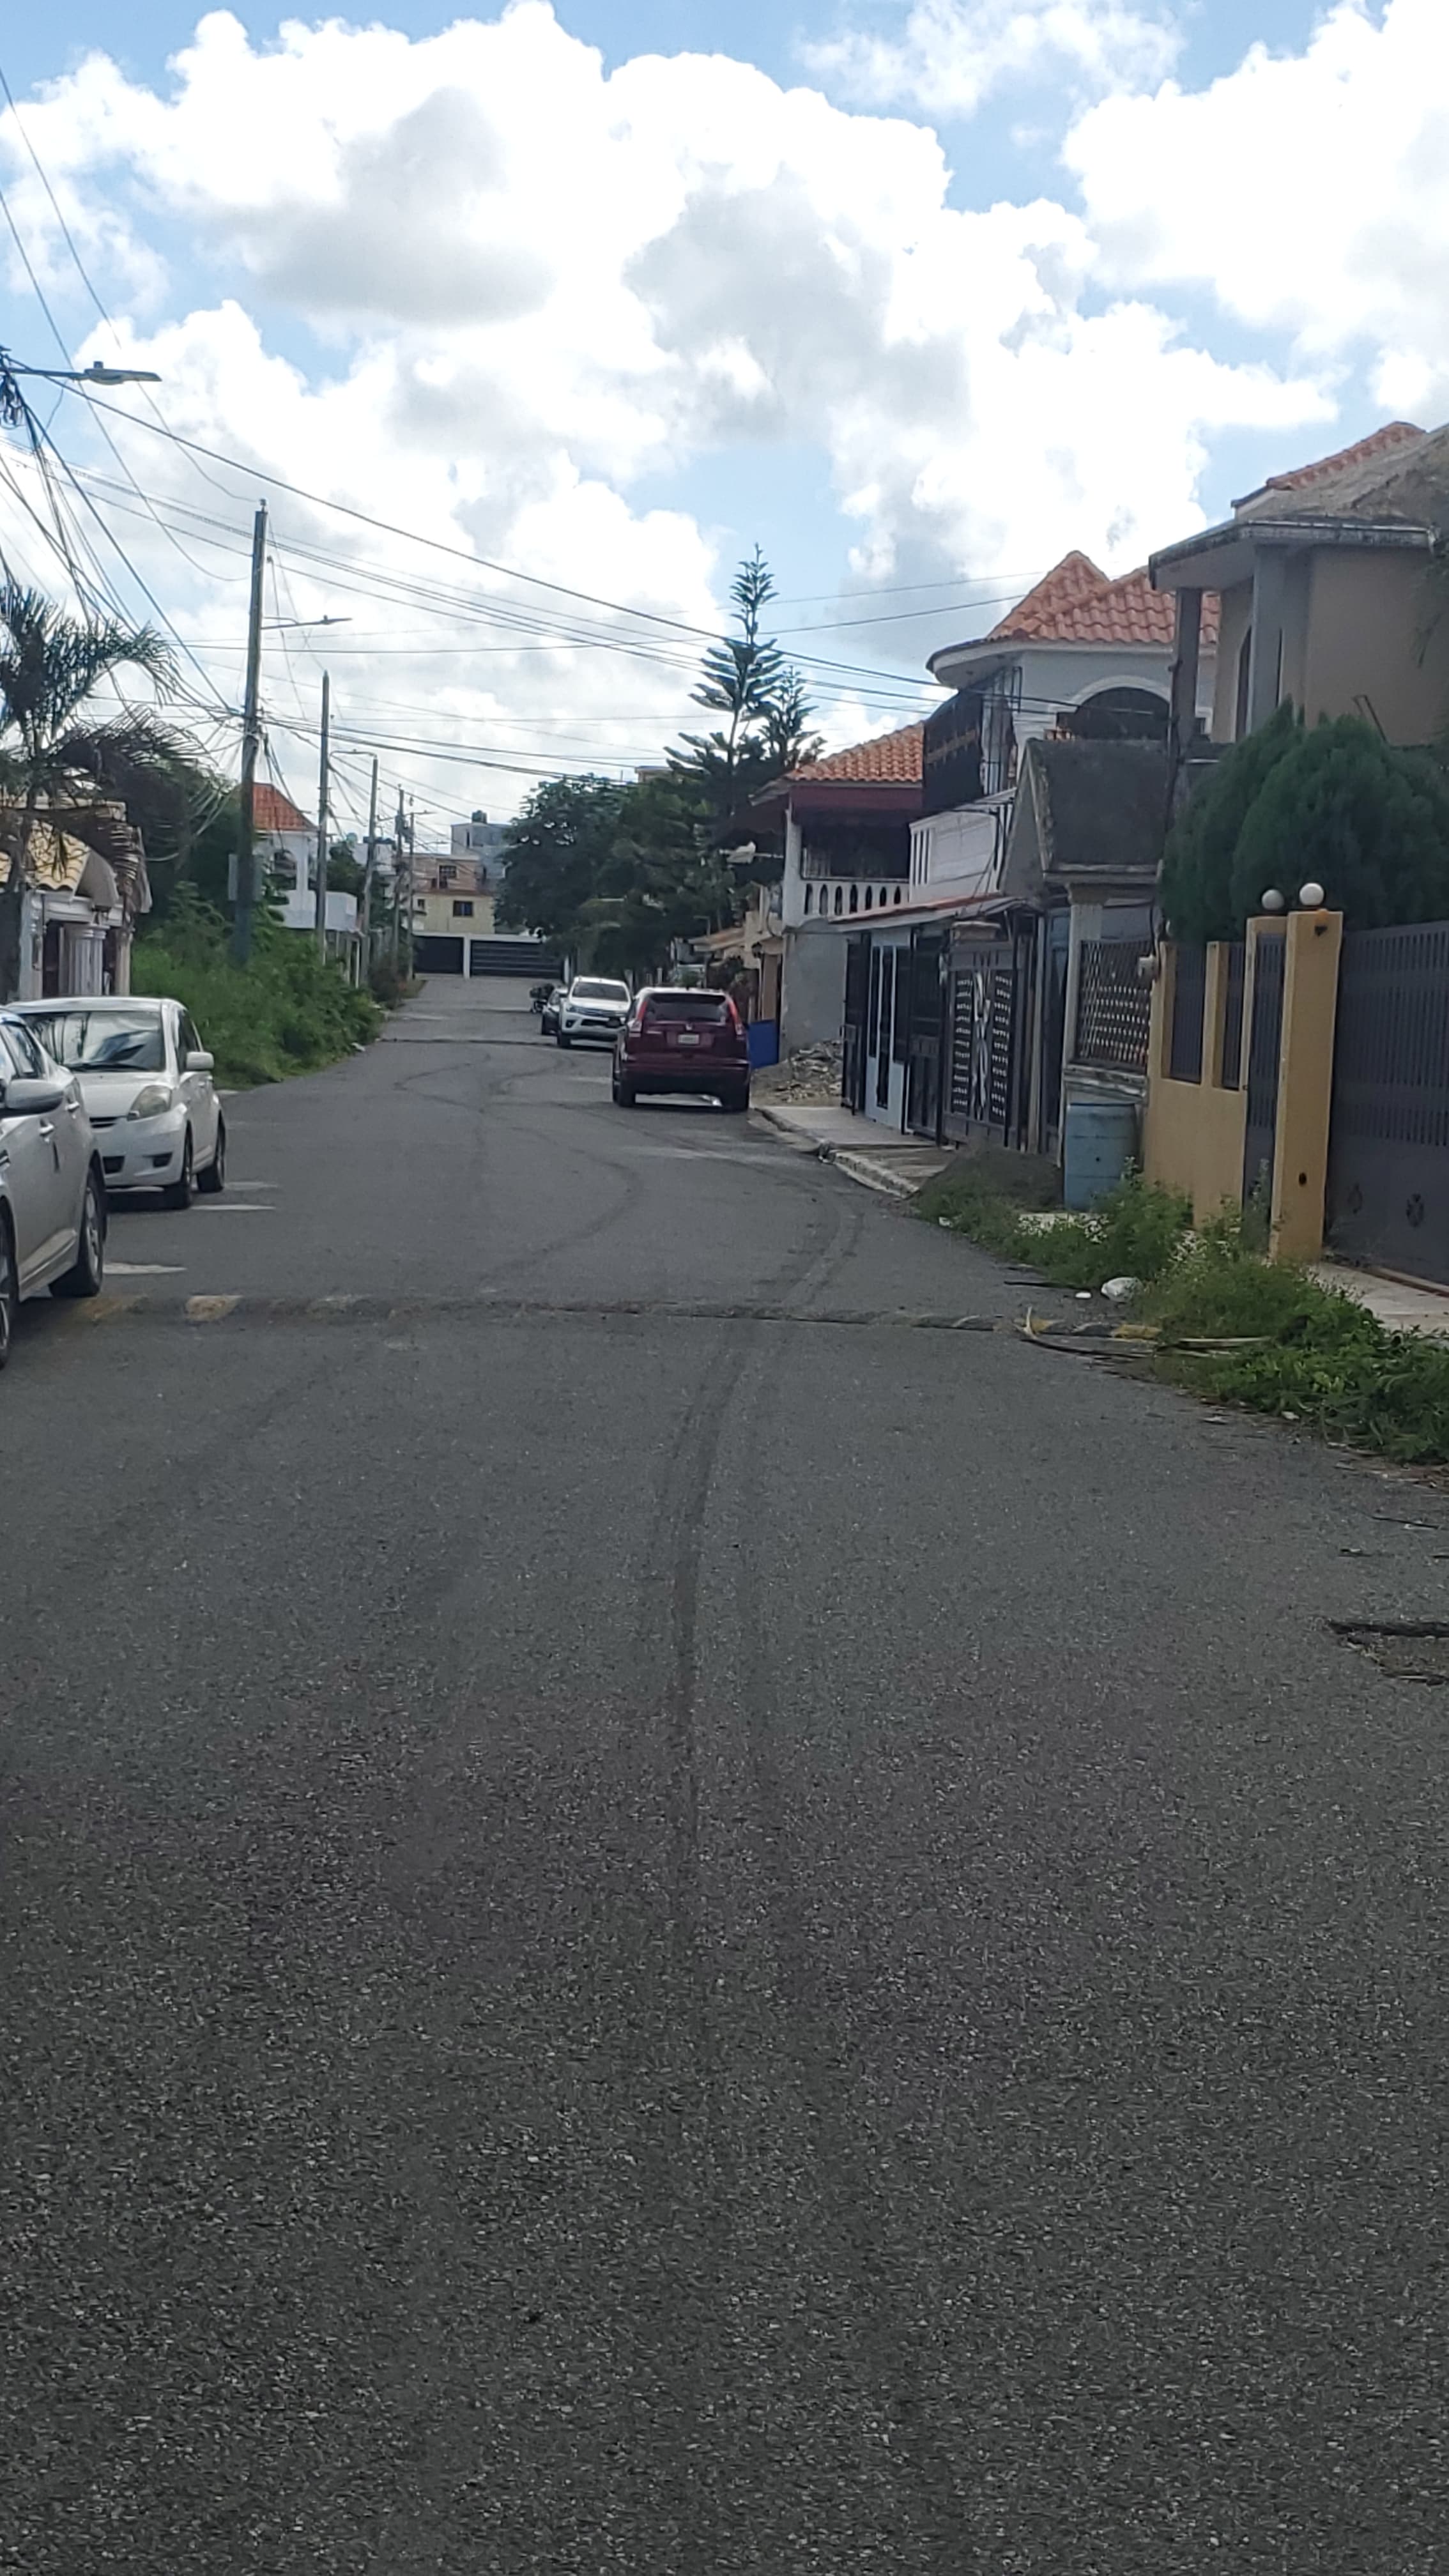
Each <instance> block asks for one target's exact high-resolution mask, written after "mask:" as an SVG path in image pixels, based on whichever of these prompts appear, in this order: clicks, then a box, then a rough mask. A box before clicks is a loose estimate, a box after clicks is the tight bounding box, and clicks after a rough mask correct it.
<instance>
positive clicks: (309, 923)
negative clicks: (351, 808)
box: [252, 778, 357, 955]
mask: <svg viewBox="0 0 1449 2576" xmlns="http://www.w3.org/2000/svg"><path fill="white" fill-rule="evenodd" d="M252 833H253V839H254V844H255V847H256V850H257V854H258V857H259V859H260V861H261V864H262V868H263V871H264V873H265V876H266V879H267V882H268V883H269V885H270V886H271V888H272V891H273V894H274V897H275V898H276V899H277V906H278V912H279V917H280V919H281V922H282V925H283V927H284V929H287V930H302V931H308V932H310V931H313V930H315V927H316V920H317V912H316V904H317V896H316V885H317V826H316V824H315V823H312V822H309V821H308V819H307V816H306V815H305V814H304V813H303V812H302V810H301V807H300V806H298V805H294V804H293V802H292V800H291V797H290V796H287V795H285V794H284V793H283V791H282V789H281V788H280V787H274V786H273V785H272V783H271V781H270V779H265V778H259V779H258V780H257V783H256V785H255V787H254V788H253V790H252ZM356 934H357V897H356V896H355V895H351V894H343V893H341V892H339V891H338V890H337V889H336V888H334V887H329V888H328V891H327V938H328V945H329V946H330V948H331V949H332V951H333V953H334V955H345V954H348V953H350V950H351V946H352V942H353V941H354V939H355V937H356Z"/></svg>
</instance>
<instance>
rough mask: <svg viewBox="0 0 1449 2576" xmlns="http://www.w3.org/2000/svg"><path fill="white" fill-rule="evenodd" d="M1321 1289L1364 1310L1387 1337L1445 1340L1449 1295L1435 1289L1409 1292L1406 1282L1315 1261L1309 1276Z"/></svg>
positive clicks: (1448, 1332) (1447, 1337) (1448, 1326)
mask: <svg viewBox="0 0 1449 2576" xmlns="http://www.w3.org/2000/svg"><path fill="white" fill-rule="evenodd" d="M1309 1275H1310V1277H1311V1278H1314V1279H1316V1280H1317V1281H1318V1284H1319V1286H1320V1287H1321V1288H1336V1289H1337V1290H1338V1291H1339V1293H1340V1295H1341V1296H1344V1297H1352V1298H1353V1299H1354V1301H1355V1303H1356V1304H1358V1305H1360V1306H1367V1308H1368V1310H1369V1313H1370V1314H1371V1315H1376V1316H1377V1317H1378V1320H1379V1322H1380V1323H1381V1324H1382V1325H1383V1327H1384V1330H1385V1332H1388V1333H1427V1334H1428V1335H1429V1336H1430V1338H1431V1339H1445V1340H1449V1295H1444V1294H1441V1293H1440V1291H1439V1290H1438V1289H1436V1288H1411V1287H1410V1286H1409V1284H1408V1282H1407V1281H1406V1280H1402V1279H1386V1278H1384V1277H1383V1276H1382V1275H1381V1274H1380V1273H1379V1272H1378V1271H1375V1270H1354V1269H1351V1268H1350V1267H1349V1265H1348V1263H1347V1262H1338V1261H1315V1262H1314V1263H1313V1264H1312V1266H1311V1269H1310V1273H1309Z"/></svg>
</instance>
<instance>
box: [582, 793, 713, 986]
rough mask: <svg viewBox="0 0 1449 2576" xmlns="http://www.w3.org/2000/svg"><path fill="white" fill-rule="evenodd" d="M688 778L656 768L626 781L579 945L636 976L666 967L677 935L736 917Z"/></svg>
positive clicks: (597, 960)
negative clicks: (654, 772) (653, 772)
mask: <svg viewBox="0 0 1449 2576" xmlns="http://www.w3.org/2000/svg"><path fill="white" fill-rule="evenodd" d="M709 826H710V817H709V812H708V809H707V807H705V806H704V804H703V803H702V801H701V800H700V798H699V796H698V794H697V793H696V792H694V791H693V790H692V788H691V786H690V784H689V782H688V781H687V780H686V779H684V778H682V777H679V776H677V775H655V776H649V777H645V778H641V779H639V780H637V781H636V782H635V783H634V784H633V785H632V786H630V787H626V788H625V789H624V791H623V797H622V801H621V804H620V810H619V814H618V819H617V823H616V826H615V830H614V836H613V840H612V842H611V845H610V848H609V851H608V854H607V856H606V858H605V859H604V862H603V865H602V866H601V868H600V871H599V877H598V886H597V891H596V893H595V894H594V896H593V897H592V899H591V900H590V902H589V903H588V904H586V905H585V907H584V910H583V914H582V917H581V920H580V924H579V930H580V939H579V945H580V948H581V951H582V953H583V954H585V955H586V956H587V957H588V960H589V963H590V964H591V965H595V966H598V967H599V968H600V969H601V970H602V971H607V972H614V973H619V974H623V975H627V976H631V977H634V978H638V977H641V976H648V975H652V974H655V973H658V972H659V971H661V970H662V969H663V968H664V967H665V966H666V965H667V963H668V959H669V954H670V950H671V948H672V947H673V944H674V942H675V941H676V940H679V939H694V938H697V937H698V936H699V934H700V933H701V932H702V931H705V930H711V929H714V928H715V927H716V926H717V925H718V924H719V923H721V922H724V921H728V920H730V919H731V918H732V917H733V910H734V893H733V887H732V884H731V882H730V877H729V872H728V870H727V868H726V867H725V864H724V862H723V860H722V859H721V857H720V856H719V854H718V852H717V851H716V850H715V849H714V848H713V846H712V843H711V836H710V828H709Z"/></svg>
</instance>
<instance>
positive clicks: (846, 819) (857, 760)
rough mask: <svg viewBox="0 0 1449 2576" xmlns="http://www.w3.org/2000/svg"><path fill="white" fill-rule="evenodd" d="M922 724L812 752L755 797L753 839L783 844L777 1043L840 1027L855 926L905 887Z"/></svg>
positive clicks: (802, 1040)
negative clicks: (818, 754) (847, 942)
mask: <svg viewBox="0 0 1449 2576" xmlns="http://www.w3.org/2000/svg"><path fill="white" fill-rule="evenodd" d="M921 739H922V728H921V726H920V725H919V724H911V725H902V726H900V727H898V729H897V730H896V731H895V732H894V733H887V734H878V735H877V736H876V737H875V738H874V740H872V741H870V742H859V743H852V744H851V745H850V747H849V749H848V750H845V751H836V752H831V753H829V754H828V755H827V756H826V757H825V758H824V759H823V760H812V761H808V762H807V763H806V764H805V765H804V767H802V768H800V769H795V770H792V771H791V772H790V774H789V776H788V777H785V778H777V779H774V780H772V782H771V784H770V785H769V786H768V787H765V788H762V789H761V790H760V792H759V794H758V795H757V796H755V797H753V798H752V799H751V806H750V813H751V821H752V824H753V826H754V830H755V833H756V836H757V838H758V839H760V840H762V841H766V842H768V841H771V840H774V841H775V842H777V844H778V847H779V850H780V854H781V856H780V886H779V894H778V898H777V905H776V909H777V913H778V922H779V933H780V937H781V942H782V954H781V960H780V970H781V971H780V1047H781V1052H782V1054H785V1055H789V1054H791V1053H792V1052H793V1051H794V1050H795V1049H796V1048H797V1047H802V1046H813V1045H817V1044H819V1043H821V1042H822V1041H828V1042H833V1041H834V1040H836V1039H838V1038H839V1036H840V1030H841V1010H842V999H843V993H844V981H845V952H844V948H843V946H842V943H841V938H840V936H839V934H840V932H842V931H848V930H849V929H850V928H851V927H852V926H853V925H855V924H857V923H861V922H864V921H866V920H871V921H875V920H879V919H880V917H881V915H882V914H887V913H891V912H893V911H894V912H899V910H900V909H901V907H902V906H903V905H904V903H905V901H906V898H907V896H908V895H909V893H910V873H911V825H912V823H913V822H914V820H915V818H916V816H917V815H918V814H919V812H920V808H921Z"/></svg>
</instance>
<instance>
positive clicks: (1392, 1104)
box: [1328, 921, 1449, 1286]
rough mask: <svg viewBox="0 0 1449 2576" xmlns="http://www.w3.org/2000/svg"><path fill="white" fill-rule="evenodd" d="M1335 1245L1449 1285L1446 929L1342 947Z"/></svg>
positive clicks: (1331, 1166)
mask: <svg viewBox="0 0 1449 2576" xmlns="http://www.w3.org/2000/svg"><path fill="white" fill-rule="evenodd" d="M1328 1237H1329V1241H1330V1242H1331V1244H1332V1246H1333V1249H1334V1251H1335V1252H1339V1253H1342V1255H1343V1257H1344V1259H1345V1260H1347V1261H1363V1262H1368V1263H1372V1264H1376V1265H1377V1266H1378V1267H1379V1268H1381V1269H1385V1270H1403V1271H1407V1272H1408V1273H1409V1274H1410V1275H1411V1276H1412V1277H1414V1278H1416V1279H1427V1280H1431V1281H1433V1282H1434V1284H1435V1285H1436V1286H1449V921H1430V922H1423V923H1415V924H1414V925H1412V926H1411V927H1410V928H1408V929H1403V930H1351V931H1350V932H1349V934H1348V936H1347V938H1346V939H1345V940H1344V943H1343V959H1342V964H1341V967H1340V971H1339V983H1338V1023H1337V1034H1336V1037H1335V1041H1334V1060H1333V1106H1332V1113H1331V1124H1330V1128H1329V1141H1328Z"/></svg>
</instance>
